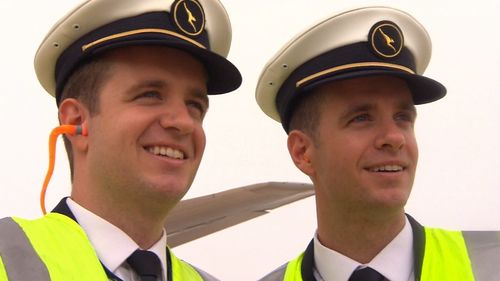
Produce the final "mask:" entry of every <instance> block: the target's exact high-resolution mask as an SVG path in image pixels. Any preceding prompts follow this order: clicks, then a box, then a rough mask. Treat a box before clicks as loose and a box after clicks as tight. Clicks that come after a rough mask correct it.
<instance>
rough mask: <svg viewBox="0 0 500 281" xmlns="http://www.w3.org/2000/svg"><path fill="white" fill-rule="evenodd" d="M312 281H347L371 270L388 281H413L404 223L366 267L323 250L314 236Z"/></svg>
mask: <svg viewBox="0 0 500 281" xmlns="http://www.w3.org/2000/svg"><path fill="white" fill-rule="evenodd" d="M314 263H315V268H314V270H313V274H314V277H315V278H316V280H318V281H347V280H348V279H349V276H351V274H352V272H353V271H354V270H356V269H359V268H364V267H367V266H369V267H371V268H373V269H375V270H376V271H378V272H379V273H380V274H382V275H384V276H385V278H386V279H387V280H389V281H414V280H415V277H414V271H413V270H414V268H413V233H412V230H411V226H410V222H409V221H408V219H406V222H405V226H404V227H403V229H402V230H401V232H400V233H399V234H398V235H397V236H396V237H395V238H394V239H393V240H392V241H391V242H390V243H389V244H388V245H387V246H386V247H385V248H384V249H382V251H381V252H380V253H378V255H377V256H375V257H374V258H373V260H372V261H370V262H369V263H368V264H360V263H359V262H357V261H355V260H353V259H351V258H349V257H346V256H344V255H342V254H341V253H339V252H337V251H334V250H331V249H329V248H327V247H325V246H323V245H322V244H321V243H320V242H319V240H318V235H317V234H316V235H314Z"/></svg>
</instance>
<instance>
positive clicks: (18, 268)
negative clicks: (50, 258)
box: [0, 218, 50, 281]
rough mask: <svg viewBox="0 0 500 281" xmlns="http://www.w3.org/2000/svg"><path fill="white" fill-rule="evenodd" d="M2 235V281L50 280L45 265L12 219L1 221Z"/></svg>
mask: <svg viewBox="0 0 500 281" xmlns="http://www.w3.org/2000/svg"><path fill="white" fill-rule="evenodd" d="M0 235H1V237H2V239H0V258H1V261H0V265H2V263H3V265H2V268H4V269H3V270H4V273H3V274H0V280H10V281H25V280H40V281H49V280H50V277H49V272H48V271H47V268H46V267H45V264H44V263H43V262H42V261H41V260H40V257H39V256H38V254H37V253H36V252H35V250H34V249H33V247H32V246H31V244H30V242H29V241H28V238H27V237H26V235H24V232H23V230H22V229H21V227H19V225H18V224H17V223H16V222H15V221H14V220H13V219H12V218H3V219H1V220H0ZM2 275H3V276H2ZM7 277H8V279H7Z"/></svg>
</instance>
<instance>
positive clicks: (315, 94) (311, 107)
mask: <svg viewBox="0 0 500 281" xmlns="http://www.w3.org/2000/svg"><path fill="white" fill-rule="evenodd" d="M324 97H325V94H324V93H322V92H321V91H319V90H318V89H315V90H312V91H308V92H304V93H302V95H301V97H300V98H298V99H297V101H296V102H295V103H294V105H293V110H292V112H291V113H290V114H291V118H290V124H289V132H291V131H292V130H299V131H302V132H304V133H305V134H306V135H308V136H310V137H311V138H312V139H313V141H314V142H315V143H317V141H318V140H319V131H318V124H319V120H320V116H321V110H322V107H321V104H322V103H323V102H324V99H325V98H324Z"/></svg>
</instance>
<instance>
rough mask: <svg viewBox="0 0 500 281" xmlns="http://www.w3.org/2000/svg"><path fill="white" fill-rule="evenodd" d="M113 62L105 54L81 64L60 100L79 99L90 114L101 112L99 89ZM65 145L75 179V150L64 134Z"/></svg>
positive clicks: (108, 74)
mask: <svg viewBox="0 0 500 281" xmlns="http://www.w3.org/2000/svg"><path fill="white" fill-rule="evenodd" d="M110 69H111V63H110V61H109V60H107V59H106V57H105V56H99V57H93V58H92V60H90V61H88V62H86V63H84V64H82V65H81V66H79V67H78V68H77V69H76V70H75V71H74V72H73V73H72V74H71V76H70V77H69V78H68V81H67V82H66V83H65V85H64V88H63V90H62V92H61V97H60V101H61V102H62V101H63V100H65V99H68V98H74V99H77V100H79V101H80V102H81V103H82V104H83V105H85V106H86V107H87V108H88V110H89V113H90V115H91V116H92V115H95V114H98V113H99V95H98V93H99V91H100V89H101V87H102V85H103V84H104V82H105V81H106V80H107V79H108V77H109V76H110V73H111V71H110ZM63 139H64V146H65V147H66V153H67V154H68V160H69V166H70V169H71V179H73V150H72V147H71V142H70V141H69V140H68V138H66V137H65V136H63Z"/></svg>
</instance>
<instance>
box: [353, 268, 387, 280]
mask: <svg viewBox="0 0 500 281" xmlns="http://www.w3.org/2000/svg"><path fill="white" fill-rule="evenodd" d="M383 280H385V278H384V276H383V275H382V274H380V273H378V271H376V270H374V269H372V268H369V267H365V268H363V269H358V270H355V271H354V272H353V273H352V274H351V277H349V280H348V281H383Z"/></svg>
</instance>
